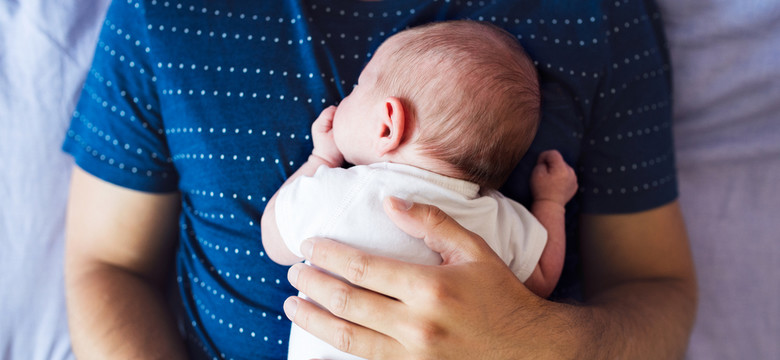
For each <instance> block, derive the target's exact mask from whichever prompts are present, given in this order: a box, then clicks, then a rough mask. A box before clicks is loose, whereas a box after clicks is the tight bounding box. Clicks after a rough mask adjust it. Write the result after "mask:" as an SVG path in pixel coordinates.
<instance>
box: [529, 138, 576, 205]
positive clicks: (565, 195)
mask: <svg viewBox="0 0 780 360" xmlns="http://www.w3.org/2000/svg"><path fill="white" fill-rule="evenodd" d="M576 192H577V176H576V175H575V174H574V169H572V168H571V166H569V165H568V164H566V162H565V161H564V160H563V157H562V156H561V154H560V153H559V152H558V151H557V150H547V151H545V152H543V153H541V154H540V155H539V160H538V162H537V164H536V166H535V167H534V169H533V171H532V172H531V194H532V195H533V198H534V201H552V202H554V203H556V204H559V205H561V206H565V205H566V203H567V202H569V200H571V198H572V197H573V196H574V194H575V193H576Z"/></svg>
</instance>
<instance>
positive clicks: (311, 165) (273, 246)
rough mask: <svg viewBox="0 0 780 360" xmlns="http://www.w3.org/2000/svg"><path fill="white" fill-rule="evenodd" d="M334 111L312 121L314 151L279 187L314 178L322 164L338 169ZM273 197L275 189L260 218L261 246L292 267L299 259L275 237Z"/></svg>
mask: <svg viewBox="0 0 780 360" xmlns="http://www.w3.org/2000/svg"><path fill="white" fill-rule="evenodd" d="M335 112H336V107H335V106H330V107H328V108H326V109H325V110H323V111H322V113H320V116H319V117H317V120H315V121H314V123H313V124H312V126H311V133H312V142H313V143H314V149H312V151H311V155H309V159H308V160H307V161H306V162H305V163H304V164H303V165H301V167H300V168H298V170H296V171H295V173H293V174H292V175H291V176H290V177H289V178H288V179H287V181H285V182H284V184H282V187H284V186H285V185H287V184H290V183H291V182H293V181H294V180H295V179H297V178H298V177H300V176H312V175H314V173H315V172H317V168H319V167H320V166H322V165H325V166H327V167H331V168H333V167H339V166H341V164H342V163H343V162H344V157H343V156H342V155H341V152H340V151H339V150H338V148H337V147H336V144H335V143H334V142H333V114H334V113H335ZM280 189H281V188H280ZM277 195H279V190H277V191H276V193H275V194H274V196H272V197H271V200H269V201H268V204H267V205H266V207H265V211H264V212H263V218H262V219H261V220H260V229H261V232H262V236H263V247H264V248H265V253H266V254H268V257H269V258H271V260H273V261H274V262H276V263H277V264H280V265H292V264H295V263H297V262H299V261H301V260H303V259H302V258H300V257H298V256H296V255H295V254H293V253H292V252H291V251H290V250H289V249H288V248H287V245H285V243H284V241H282V237H281V235H280V234H279V227H278V226H277V223H276V197H277Z"/></svg>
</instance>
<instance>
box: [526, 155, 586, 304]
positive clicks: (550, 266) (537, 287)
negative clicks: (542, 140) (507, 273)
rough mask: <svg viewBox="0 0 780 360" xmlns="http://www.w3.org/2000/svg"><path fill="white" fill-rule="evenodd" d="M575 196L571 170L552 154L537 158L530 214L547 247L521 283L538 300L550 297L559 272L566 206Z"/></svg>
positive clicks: (563, 252)
mask: <svg viewBox="0 0 780 360" xmlns="http://www.w3.org/2000/svg"><path fill="white" fill-rule="evenodd" d="M576 192H577V176H576V175H575V174H574V169H572V168H571V166H569V165H568V164H566V162H565V161H564V160H563V157H562V156H561V154H560V153H559V152H558V151H556V150H548V151H545V152H543V153H542V154H541V155H539V161H538V162H537V164H536V167H534V169H533V172H532V173H531V193H532V194H533V197H534V202H533V204H532V205H531V213H533V214H534V216H535V217H536V219H537V220H539V222H540V223H541V224H542V226H544V228H545V229H547V245H546V246H545V248H544V251H543V252H542V256H541V258H540V259H539V263H538V264H537V265H536V268H535V269H534V272H533V273H531V276H530V277H529V278H528V279H527V280H526V281H525V285H526V287H528V289H530V290H531V291H533V292H534V293H535V294H537V295H539V296H541V297H544V298H546V297H548V296H550V293H552V291H553V289H554V288H555V285H556V284H557V283H558V278H560V276H561V271H562V270H563V261H564V256H565V253H566V226H565V215H566V210H565V206H566V203H567V202H569V200H571V198H572V197H573V196H574V194H575V193H576Z"/></svg>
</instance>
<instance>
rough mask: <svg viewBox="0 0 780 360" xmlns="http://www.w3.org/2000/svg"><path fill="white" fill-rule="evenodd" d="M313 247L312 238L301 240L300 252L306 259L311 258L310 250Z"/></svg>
mask: <svg viewBox="0 0 780 360" xmlns="http://www.w3.org/2000/svg"><path fill="white" fill-rule="evenodd" d="M313 248H314V241H313V240H312V239H306V240H303V243H301V254H303V257H305V258H307V259H311V251H312V249H313Z"/></svg>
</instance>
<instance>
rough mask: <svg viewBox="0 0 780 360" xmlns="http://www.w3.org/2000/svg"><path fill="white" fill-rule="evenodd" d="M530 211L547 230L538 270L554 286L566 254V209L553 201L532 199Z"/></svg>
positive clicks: (546, 281)
mask: <svg viewBox="0 0 780 360" xmlns="http://www.w3.org/2000/svg"><path fill="white" fill-rule="evenodd" d="M531 212H532V213H533V214H534V217H536V219H537V220H539V223H541V224H542V226H544V228H545V229H546V230H547V244H546V245H545V247H544V252H543V253H542V256H541V258H540V259H539V267H538V270H539V272H540V274H541V276H542V278H543V279H544V280H545V283H547V284H549V285H550V287H554V286H555V284H556V283H557V282H558V278H560V276H561V271H562V269H563V260H564V256H565V254H566V209H565V208H564V206H563V205H562V204H558V203H556V202H553V201H548V200H539V201H534V203H533V204H532V206H531Z"/></svg>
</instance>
